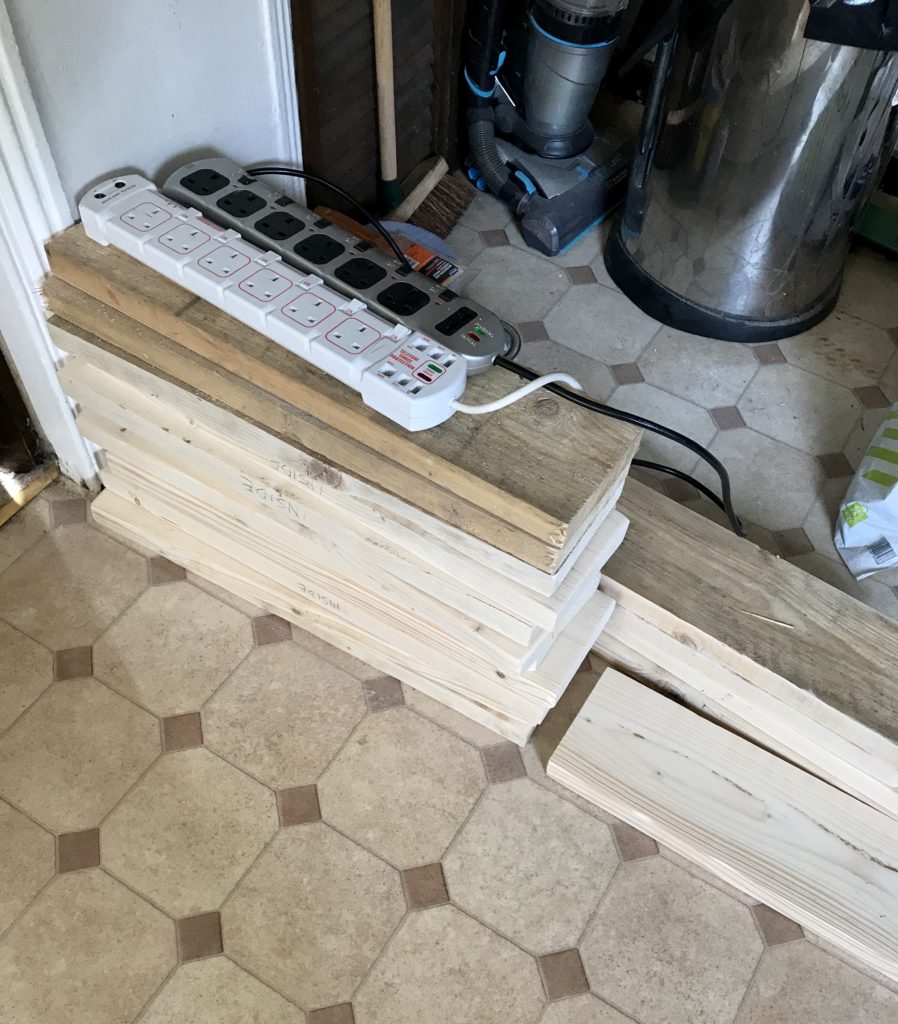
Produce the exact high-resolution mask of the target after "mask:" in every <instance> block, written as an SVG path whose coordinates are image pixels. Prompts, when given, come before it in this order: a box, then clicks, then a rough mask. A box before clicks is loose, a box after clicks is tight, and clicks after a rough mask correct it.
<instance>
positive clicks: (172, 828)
mask: <svg viewBox="0 0 898 1024" xmlns="http://www.w3.org/2000/svg"><path fill="white" fill-rule="evenodd" d="M277 827H278V821H277V811H276V807H275V799H274V794H273V793H271V792H270V791H269V790H267V789H265V787H264V786H261V785H259V783H258V782H254V781H253V780H252V779H250V778H249V777H248V776H247V775H244V773H243V772H241V771H238V770H237V769H236V768H234V767H233V766H232V765H229V764H227V763H226V762H225V761H222V760H221V758H220V757H216V756H215V755H214V754H213V753H211V752H210V751H208V750H205V749H203V748H202V747H196V748H193V749H191V750H182V751H178V752H176V753H173V754H166V755H165V757H163V758H161V759H160V760H159V761H157V762H156V764H155V765H154V766H153V767H152V768H151V770H150V771H149V772H147V774H146V775H145V776H144V777H143V778H142V779H141V780H140V782H139V783H138V784H137V786H135V787H134V789H133V790H132V791H131V792H130V793H129V794H128V796H127V797H126V799H125V800H123V801H122V803H121V804H120V805H119V806H118V807H117V808H116V809H115V811H114V812H113V813H112V814H111V815H110V816H109V818H108V820H107V821H106V822H105V823H104V825H103V828H102V830H101V837H100V842H101V848H102V850H103V864H104V866H106V867H108V868H109V870H110V871H112V872H113V873H114V874H116V875H118V876H119V877H120V878H121V879H122V880H123V881H125V882H127V883H128V884H129V885H132V886H133V887H134V888H135V889H137V890H138V891H139V892H141V893H143V894H144V895H145V896H148V897H149V898H150V899H151V900H153V901H154V902H155V903H157V904H158V905H159V906H160V907H163V908H164V909H165V910H166V911H167V912H168V913H170V914H172V915H173V916H175V917H188V916H190V915H192V914H198V913H201V912H204V911H209V910H214V909H216V908H217V907H219V906H220V905H221V903H222V901H223V900H224V898H225V897H226V896H227V895H228V893H229V892H230V891H231V890H232V889H233V888H234V886H235V885H236V884H237V882H238V881H239V880H240V877H241V876H242V875H243V873H244V872H245V871H246V869H247V868H248V867H249V866H250V864H251V863H252V861H253V859H254V858H255V857H256V856H257V855H258V854H259V853H260V851H261V850H262V848H263V847H264V846H265V844H266V842H267V841H268V840H269V839H270V838H271V836H272V834H273V833H274V831H275V829H276V828H277Z"/></svg>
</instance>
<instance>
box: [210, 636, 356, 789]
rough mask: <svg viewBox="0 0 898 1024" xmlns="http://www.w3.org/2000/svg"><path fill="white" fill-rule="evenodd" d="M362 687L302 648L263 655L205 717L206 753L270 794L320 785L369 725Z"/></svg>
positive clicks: (274, 648) (255, 656)
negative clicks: (356, 733) (354, 735)
mask: <svg viewBox="0 0 898 1024" xmlns="http://www.w3.org/2000/svg"><path fill="white" fill-rule="evenodd" d="M365 710H366V704H365V698H364V696H363V694H362V687H361V684H360V683H359V680H358V679H355V678H354V677H353V676H350V675H348V674H347V673H346V672H343V671H342V670H341V669H339V668H337V667H336V666H335V665H332V664H331V663H330V662H328V661H325V660H324V659H323V658H320V657H318V655H316V654H313V653H312V652H311V651H308V650H304V649H303V648H302V647H300V646H299V645H298V644H294V643H288V644H273V645H271V646H268V647H259V648H257V649H256V650H255V651H253V653H252V654H251V655H250V656H249V657H248V658H247V659H246V661H244V662H243V664H242V665H240V667H239V668H238V669H237V670H236V672H234V674H233V675H232V676H231V678H230V679H229V680H228V681H227V682H226V683H225V685H224V686H223V687H222V688H221V689H220V690H219V691H218V693H216V694H215V696H214V697H213V698H212V700H211V701H210V702H209V705H208V707H206V709H205V710H204V711H203V735H204V736H205V741H206V746H208V747H211V748H212V749H213V750H217V751H219V752H220V753H221V754H222V755H223V756H224V757H226V758H228V760H230V761H233V762H234V764H237V765H239V766H240V767H241V768H244V769H246V771H248V772H250V773H252V774H253V775H254V776H255V777H256V778H258V779H260V780H261V781H262V782H264V783H265V784H266V785H268V786H272V787H274V788H275V789H286V788H288V787H292V786H299V785H305V784H308V783H311V782H315V781H316V779H317V778H318V776H319V775H320V774H321V772H322V771H323V770H324V769H325V768H326V767H327V765H328V763H329V762H330V760H331V758H332V757H333V756H334V754H335V753H336V752H337V751H338V750H339V748H340V746H341V745H342V743H343V742H344V741H345V740H346V737H347V736H348V735H349V734H350V733H351V732H352V730H353V728H354V727H355V726H356V725H357V724H358V722H359V721H361V719H362V718H363V716H364V714H365Z"/></svg>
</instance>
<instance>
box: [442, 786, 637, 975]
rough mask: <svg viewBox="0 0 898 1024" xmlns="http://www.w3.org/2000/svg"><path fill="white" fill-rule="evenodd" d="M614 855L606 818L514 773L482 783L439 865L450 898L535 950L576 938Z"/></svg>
mask: <svg viewBox="0 0 898 1024" xmlns="http://www.w3.org/2000/svg"><path fill="white" fill-rule="evenodd" d="M619 863H620V861H619V859H618V856H617V852H616V850H615V847H614V842H613V840H612V838H611V833H610V832H609V830H608V826H607V825H604V824H602V822H600V821H597V820H596V819H595V818H591V817H590V816H589V815H588V814H584V813H583V811H580V810H578V809H577V808H576V807H574V806H573V805H572V804H569V803H566V802H565V801H564V800H562V799H560V798H559V797H557V796H554V795H553V794H552V793H549V792H547V791H546V790H544V789H542V788H541V787H539V786H537V785H536V783H534V782H531V781H530V779H518V780H517V781H515V782H509V783H506V784H504V785H499V786H491V787H490V788H489V789H488V790H487V792H486V793H485V794H484V796H483V799H482V800H481V801H480V803H479V804H478V805H477V809H476V810H475V811H474V813H473V814H472V815H471V817H470V819H469V820H468V821H467V822H466V823H465V826H464V828H463V829H462V831H461V832H460V833H459V836H458V838H457V839H456V840H455V842H454V843H453V844H452V847H451V848H450V850H449V852H448V853H447V854H446V856H445V857H444V858H443V870H444V871H445V873H446V882H447V883H448V886H449V892H450V894H451V896H452V900H453V902H454V903H456V904H457V905H458V906H460V907H462V908H463V909H465V910H468V911H470V912H471V913H472V914H473V915H474V916H475V917H477V918H478V919H479V920H481V921H484V922H485V923H486V924H488V925H491V926H492V927H494V928H496V929H498V930H499V931H500V932H501V933H502V934H503V935H507V936H508V937H509V938H510V939H513V940H514V941H515V942H518V943H520V945H522V946H523V947H524V948H525V949H528V950H529V951H530V952H531V953H534V954H535V955H541V954H543V953H550V952H553V951H555V950H559V949H567V948H570V947H573V946H576V944H577V941H578V939H579V938H580V935H581V933H582V931H583V929H584V928H585V927H586V922H587V920H588V919H589V916H590V914H591V913H592V911H593V910H594V909H595V907H596V905H597V903H598V902H599V899H600V897H601V896H602V893H603V892H604V891H605V888H606V887H607V885H608V883H609V882H610V881H611V877H612V875H613V874H614V872H615V870H616V869H617V866H618V864H619Z"/></svg>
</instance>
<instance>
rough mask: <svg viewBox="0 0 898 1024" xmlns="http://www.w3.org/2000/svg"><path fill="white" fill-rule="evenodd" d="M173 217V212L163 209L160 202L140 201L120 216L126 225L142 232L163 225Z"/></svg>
mask: <svg viewBox="0 0 898 1024" xmlns="http://www.w3.org/2000/svg"><path fill="white" fill-rule="evenodd" d="M171 219H172V215H171V212H170V211H168V210H165V209H163V207H162V206H160V205H159V203H138V204H137V206H134V207H132V208H131V209H130V210H128V211H127V212H126V213H123V214H122V215H121V216H120V217H119V220H120V221H121V222H122V223H123V224H124V225H125V227H128V228H131V230H132V231H139V232H141V234H143V233H144V232H147V231H152V230H153V228H158V227H161V226H162V225H163V224H164V223H165V222H166V221H169V220H171Z"/></svg>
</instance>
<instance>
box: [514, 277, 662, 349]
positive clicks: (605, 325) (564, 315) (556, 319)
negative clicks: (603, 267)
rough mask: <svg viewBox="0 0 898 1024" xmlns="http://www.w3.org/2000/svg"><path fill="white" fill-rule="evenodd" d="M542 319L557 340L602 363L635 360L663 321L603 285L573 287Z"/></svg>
mask: <svg viewBox="0 0 898 1024" xmlns="http://www.w3.org/2000/svg"><path fill="white" fill-rule="evenodd" d="M520 319H522V320H529V319H533V320H537V319H542V320H543V321H544V322H545V325H546V330H547V331H548V332H549V337H550V338H552V340H553V341H557V342H558V344H559V345H564V346H566V347H567V348H570V349H573V350H574V351H575V352H580V353H582V354H583V355H585V356H590V357H591V358H592V359H598V361H599V362H600V363H605V364H607V365H609V366H613V365H614V364H616V363H635V362H636V360H637V359H638V358H639V357H640V355H641V354H642V351H643V349H644V348H645V347H646V345H648V343H649V342H650V341H651V340H652V338H653V337H654V336H655V335H656V334H657V332H658V328H659V327H660V324H659V323H658V321H657V320H653V319H652V318H651V317H650V316H646V314H645V313H643V312H642V310H641V309H639V308H638V307H637V306H635V305H634V304H633V303H632V302H631V301H630V300H629V299H628V298H627V297H626V295H623V294H622V293H621V292H619V291H615V290H614V289H612V288H607V287H605V285H602V284H584V285H577V286H574V287H572V288H571V290H570V291H568V292H567V294H566V295H565V296H564V298H562V299H561V301H560V302H559V303H558V304H557V305H556V306H555V307H554V308H553V309H552V312H551V313H549V315H548V316H542V315H541V314H540V315H538V316H534V317H521V318H520Z"/></svg>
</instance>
